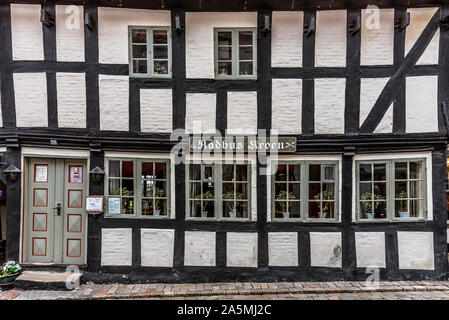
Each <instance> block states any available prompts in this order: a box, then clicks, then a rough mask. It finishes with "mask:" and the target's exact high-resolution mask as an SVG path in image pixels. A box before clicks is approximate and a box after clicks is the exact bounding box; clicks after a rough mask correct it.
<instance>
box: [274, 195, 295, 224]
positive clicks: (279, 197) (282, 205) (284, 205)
mask: <svg viewBox="0 0 449 320" xmlns="http://www.w3.org/2000/svg"><path fill="white" fill-rule="evenodd" d="M287 197H288V200H295V199H296V197H295V194H294V193H293V192H289V193H288V194H287V191H285V190H281V191H279V193H278V194H277V195H276V200H287ZM278 205H279V207H280V208H281V212H282V216H283V217H284V219H288V218H290V211H289V210H288V209H290V208H288V209H287V202H286V201H279V202H278Z"/></svg>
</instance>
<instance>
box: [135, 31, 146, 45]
mask: <svg viewBox="0 0 449 320" xmlns="http://www.w3.org/2000/svg"><path fill="white" fill-rule="evenodd" d="M132 42H133V43H146V42H147V31H146V30H145V29H134V30H132Z"/></svg>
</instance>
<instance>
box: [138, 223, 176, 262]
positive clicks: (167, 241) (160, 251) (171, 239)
mask: <svg viewBox="0 0 449 320" xmlns="http://www.w3.org/2000/svg"><path fill="white" fill-rule="evenodd" d="M140 237H141V240H140V241H141V264H142V266H143V267H173V251H174V244H175V230H172V229H140Z"/></svg>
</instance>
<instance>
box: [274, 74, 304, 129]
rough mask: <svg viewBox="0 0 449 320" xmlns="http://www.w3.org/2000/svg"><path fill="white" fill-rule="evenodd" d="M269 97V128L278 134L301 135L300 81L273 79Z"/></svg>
mask: <svg viewBox="0 0 449 320" xmlns="http://www.w3.org/2000/svg"><path fill="white" fill-rule="evenodd" d="M271 97H272V99H271V100H272V111H271V127H272V128H273V129H277V130H278V133H279V134H301V131H302V129H301V123H302V79H273V80H272V94H271Z"/></svg>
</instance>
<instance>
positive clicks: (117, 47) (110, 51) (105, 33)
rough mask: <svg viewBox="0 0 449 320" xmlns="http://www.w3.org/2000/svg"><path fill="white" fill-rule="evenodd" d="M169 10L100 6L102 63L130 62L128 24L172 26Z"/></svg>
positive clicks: (99, 32) (100, 58)
mask: <svg viewBox="0 0 449 320" xmlns="http://www.w3.org/2000/svg"><path fill="white" fill-rule="evenodd" d="M170 25H171V21H170V11H169V10H141V9H124V8H101V7H100V8H98V54H99V61H100V63H126V64H128V63H129V61H128V26H148V27H152V26H154V27H161V26H170Z"/></svg>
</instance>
